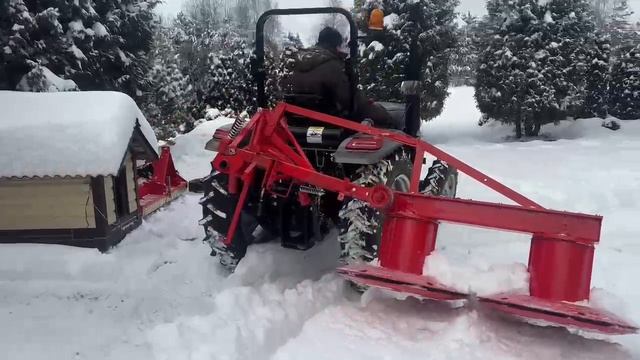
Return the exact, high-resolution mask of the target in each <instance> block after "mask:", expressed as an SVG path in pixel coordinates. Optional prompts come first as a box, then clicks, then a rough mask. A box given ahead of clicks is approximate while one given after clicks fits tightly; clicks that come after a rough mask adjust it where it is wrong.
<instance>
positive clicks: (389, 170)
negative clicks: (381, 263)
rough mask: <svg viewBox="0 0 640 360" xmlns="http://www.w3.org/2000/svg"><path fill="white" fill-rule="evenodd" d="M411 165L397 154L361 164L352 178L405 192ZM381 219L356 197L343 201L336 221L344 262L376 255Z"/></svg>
mask: <svg viewBox="0 0 640 360" xmlns="http://www.w3.org/2000/svg"><path fill="white" fill-rule="evenodd" d="M412 168H413V166H412V163H411V159H410V158H409V157H408V156H407V155H405V154H404V153H397V154H395V155H394V156H393V158H391V159H387V160H382V161H380V162H379V163H377V164H375V165H366V166H363V167H361V168H360V169H358V171H357V172H356V174H355V175H354V176H353V178H352V181H353V182H354V183H356V184H359V185H362V186H367V187H372V186H375V185H378V184H385V185H386V186H388V187H389V188H391V189H393V190H397V191H403V192H408V191H409V186H410V184H411V172H412ZM382 222H383V218H382V213H380V211H378V210H376V209H373V208H371V207H369V205H368V204H367V203H366V202H363V201H360V200H357V199H350V200H346V201H345V202H344V204H343V206H342V208H341V209H340V219H339V221H338V231H339V233H338V241H339V243H340V249H341V256H340V258H341V261H342V262H343V263H344V264H358V263H368V262H371V261H373V260H374V259H375V258H376V257H377V256H378V246H379V245H380V238H381V230H382Z"/></svg>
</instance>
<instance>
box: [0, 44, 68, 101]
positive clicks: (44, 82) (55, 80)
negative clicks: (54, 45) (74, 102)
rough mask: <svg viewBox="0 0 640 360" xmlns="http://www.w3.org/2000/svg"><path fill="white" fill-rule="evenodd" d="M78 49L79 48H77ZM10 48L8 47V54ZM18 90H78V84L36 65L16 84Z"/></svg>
mask: <svg viewBox="0 0 640 360" xmlns="http://www.w3.org/2000/svg"><path fill="white" fill-rule="evenodd" d="M78 51H79V50H78ZM10 53H11V49H10V48H9V54H10ZM16 90H18V91H35V92H58V91H78V90H80V89H79V88H78V85H77V84H76V83H75V82H74V81H73V80H66V79H63V78H61V77H59V76H57V75H56V74H54V73H53V72H52V71H51V70H49V69H48V68H47V67H45V66H41V65H38V66H36V67H35V68H34V69H33V70H31V71H29V72H28V73H26V74H25V75H24V76H23V77H22V79H20V82H19V83H18V85H17V86H16Z"/></svg>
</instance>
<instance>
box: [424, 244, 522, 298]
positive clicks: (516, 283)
mask: <svg viewBox="0 0 640 360" xmlns="http://www.w3.org/2000/svg"><path fill="white" fill-rule="evenodd" d="M477 260H478V259H476V262H477ZM423 273H424V274H429V275H431V276H433V277H435V278H436V279H438V280H439V281H440V282H441V283H442V284H444V285H447V286H450V287H451V288H453V289H455V290H458V291H460V292H463V293H469V294H476V295H478V296H490V295H494V294H498V293H501V292H511V293H524V294H528V293H529V273H528V272H527V266H526V265H525V264H522V263H514V264H491V263H487V262H483V263H481V264H469V263H465V264H457V265H456V266H452V265H451V263H450V262H449V260H448V259H447V258H446V257H445V256H444V255H443V254H441V253H440V252H438V251H435V252H433V253H432V254H431V255H430V256H429V257H428V258H427V260H426V262H425V265H424V270H423Z"/></svg>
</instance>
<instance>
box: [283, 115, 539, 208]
mask: <svg viewBox="0 0 640 360" xmlns="http://www.w3.org/2000/svg"><path fill="white" fill-rule="evenodd" d="M285 112H287V113H291V114H296V115H300V116H304V117H308V118H311V119H314V120H317V121H320V122H323V123H327V124H331V125H335V126H339V127H342V128H346V129H350V130H353V131H357V132H360V133H364V134H368V135H372V136H383V137H385V138H387V139H390V140H393V141H395V142H397V143H400V144H404V145H408V146H412V147H414V148H416V150H417V152H418V153H421V152H423V151H426V152H428V153H429V154H431V155H433V156H435V157H436V158H438V159H440V160H442V161H445V162H446V163H447V164H449V165H451V166H453V167H454V168H456V169H458V170H459V171H461V172H462V173H464V174H466V175H468V176H469V177H471V178H473V179H474V180H476V181H478V182H480V183H482V184H484V185H485V186H487V187H489V188H491V189H492V190H494V191H496V192H497V193H499V194H501V195H503V196H505V197H506V198H508V199H509V200H512V201H514V202H515V203H517V204H519V205H522V206H526V207H531V208H538V209H542V208H543V207H542V206H540V205H538V204H537V203H535V202H534V201H533V200H531V199H529V198H527V197H525V196H523V195H521V194H519V193H518V192H516V191H514V190H512V189H510V188H509V187H507V186H505V185H503V184H501V183H499V182H498V181H497V180H495V179H493V178H491V177H490V176H488V175H486V174H484V173H482V172H480V171H478V170H476V169H474V168H473V167H471V166H469V165H467V164H465V163H464V162H462V161H461V160H458V159H457V158H455V157H453V156H451V155H449V154H448V153H446V152H444V151H442V150H440V149H439V148H437V147H435V146H433V145H431V144H429V143H426V142H424V141H421V140H420V139H417V138H414V137H411V136H408V135H406V134H404V133H400V132H396V131H390V130H383V129H377V128H373V127H370V126H366V125H362V124H359V123H357V122H354V121H348V120H345V119H342V118H339V117H335V116H331V115H327V114H323V113H319V112H316V111H312V110H308V109H305V108H301V107H298V106H294V105H290V104H285ZM420 161H422V160H420Z"/></svg>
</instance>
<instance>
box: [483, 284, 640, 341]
mask: <svg viewBox="0 0 640 360" xmlns="http://www.w3.org/2000/svg"><path fill="white" fill-rule="evenodd" d="M479 300H480V302H481V303H483V304H486V305H488V306H490V307H491V308H492V309H494V310H497V311H499V312H502V313H506V314H509V315H512V316H516V317H520V318H524V319H529V320H534V321H537V322H542V324H544V325H555V326H558V325H559V326H563V327H569V328H576V329H580V330H584V331H591V332H598V333H602V334H609V335H623V334H634V333H637V332H638V327H637V326H636V325H634V324H632V323H629V322H627V321H625V320H623V319H621V318H619V317H618V316H616V315H614V314H611V313H609V312H607V311H604V310H600V309H594V308H591V307H589V306H585V305H578V304H571V303H567V302H561V301H550V300H545V299H540V298H537V297H532V296H527V295H515V294H500V295H495V296H491V297H480V298H479Z"/></svg>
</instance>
